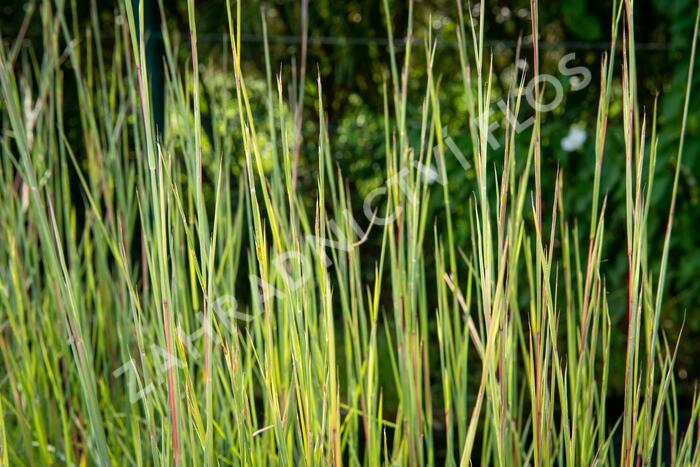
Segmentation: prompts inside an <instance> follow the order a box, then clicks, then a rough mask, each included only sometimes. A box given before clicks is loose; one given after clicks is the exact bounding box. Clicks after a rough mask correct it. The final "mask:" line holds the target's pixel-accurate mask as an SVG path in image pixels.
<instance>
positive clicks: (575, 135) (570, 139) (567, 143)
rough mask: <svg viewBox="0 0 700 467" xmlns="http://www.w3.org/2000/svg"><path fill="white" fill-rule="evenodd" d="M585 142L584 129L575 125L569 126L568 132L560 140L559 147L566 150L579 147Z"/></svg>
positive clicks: (569, 150)
mask: <svg viewBox="0 0 700 467" xmlns="http://www.w3.org/2000/svg"><path fill="white" fill-rule="evenodd" d="M585 142H586V130H584V129H583V128H579V127H577V126H572V127H571V128H569V134H568V135H566V136H565V137H564V138H563V139H562V140H561V148H562V149H563V150H564V151H566V152H573V151H576V150H577V149H580V148H581V146H583V143H585Z"/></svg>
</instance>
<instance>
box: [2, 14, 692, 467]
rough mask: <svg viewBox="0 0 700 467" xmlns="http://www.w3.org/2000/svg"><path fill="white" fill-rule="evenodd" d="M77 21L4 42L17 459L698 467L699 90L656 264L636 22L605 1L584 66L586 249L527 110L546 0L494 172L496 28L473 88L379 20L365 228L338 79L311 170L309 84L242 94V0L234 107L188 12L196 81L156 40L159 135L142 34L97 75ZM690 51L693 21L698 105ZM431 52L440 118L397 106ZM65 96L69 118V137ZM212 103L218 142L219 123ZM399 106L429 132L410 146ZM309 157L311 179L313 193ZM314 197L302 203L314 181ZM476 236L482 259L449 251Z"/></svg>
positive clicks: (470, 48) (6, 232)
mask: <svg viewBox="0 0 700 467" xmlns="http://www.w3.org/2000/svg"><path fill="white" fill-rule="evenodd" d="M63 3H64V2H62V1H50V0H44V1H43V2H41V5H40V6H39V8H37V10H36V11H35V12H34V13H35V14H36V15H37V16H38V19H37V21H40V22H41V24H42V29H43V42H42V44H41V47H37V48H36V49H32V53H26V52H23V50H24V49H22V46H21V42H20V41H19V40H18V42H16V43H12V44H9V45H8V44H5V43H2V44H0V84H1V89H2V102H0V131H1V133H0V134H1V135H2V136H1V146H0V153H1V154H2V157H1V158H0V232H1V238H2V241H0V265H1V266H0V353H1V357H2V364H1V368H2V371H0V465H8V466H9V465H27V466H34V465H56V464H65V465H86V464H90V465H93V464H94V465H170V464H178V465H200V464H205V465H340V464H350V465H368V466H375V465H380V464H382V465H384V464H392V465H394V464H397V465H426V464H436V463H438V464H440V463H445V464H448V465H457V464H459V465H460V466H467V465H470V462H477V461H478V462H481V463H482V464H484V465H490V464H495V465H502V466H510V465H529V464H533V465H555V464H556V465H567V466H578V465H593V464H598V465H601V464H604V465H608V464H614V465H618V464H619V465H627V466H632V465H634V466H639V465H648V464H651V463H664V464H668V465H679V466H680V465H691V464H692V465H700V446H698V443H699V442H700V439H699V437H698V434H697V429H698V427H697V424H698V422H699V420H698V413H699V411H700V404H699V403H698V402H697V401H696V400H695V401H693V403H692V406H690V407H679V403H678V402H677V398H676V391H675V384H674V373H673V365H674V359H675V355H676V354H675V351H676V348H677V347H676V343H674V342H669V341H668V340H667V339H666V337H665V336H664V334H663V333H662V332H661V331H660V329H659V322H660V317H661V310H662V305H663V298H664V285H665V278H666V275H667V263H668V256H669V242H670V237H671V231H672V224H673V215H674V209H675V202H676V192H677V187H678V179H679V170H680V166H681V160H682V157H683V135H684V133H685V126H686V120H687V114H688V102H689V100H688V99H689V95H690V91H691V89H690V85H688V87H687V90H686V100H685V108H684V114H683V115H684V118H683V125H682V128H681V130H680V132H681V133H680V134H681V138H680V146H679V147H678V153H677V160H676V163H675V170H676V172H675V178H674V185H673V196H672V199H671V204H670V206H669V207H668V218H667V225H668V227H667V230H666V237H665V241H664V243H663V244H659V245H655V244H648V242H647V225H648V220H647V219H648V213H649V200H651V199H652V196H651V194H652V191H653V189H654V186H653V181H654V171H655V161H656V158H657V138H656V109H651V110H650V111H649V109H647V110H646V111H645V110H644V109H642V108H640V106H639V105H638V104H637V74H638V73H639V72H640V70H637V68H636V61H635V42H634V15H633V1H632V0H624V1H622V0H618V1H615V2H613V3H614V6H613V11H612V24H613V27H612V30H611V31H610V36H611V37H610V39H611V41H610V44H611V45H610V50H609V52H608V53H606V54H605V57H604V59H603V66H602V67H601V69H600V71H599V73H593V75H594V78H593V85H596V86H598V89H599V91H600V98H599V103H598V106H599V107H598V117H597V122H596V126H595V133H594V137H593V138H592V141H589V142H588V143H587V144H593V145H595V154H596V157H595V160H594V161H591V163H592V164H594V165H595V177H594V179H593V180H592V181H591V190H592V192H593V197H592V199H593V201H592V205H591V207H590V212H591V215H590V220H587V223H586V225H590V231H589V232H579V231H578V228H577V226H576V224H571V221H570V217H569V216H568V215H567V202H566V198H565V197H564V196H563V190H565V189H566V187H565V186H563V182H562V181H563V177H562V174H561V173H548V172H546V171H544V170H543V169H542V158H543V152H545V151H546V150H547V148H546V147H543V145H542V143H541V138H540V135H541V128H542V126H543V125H546V117H545V115H544V114H545V113H546V112H544V111H541V110H535V111H534V112H533V111H531V110H530V109H529V108H528V110H524V109H523V107H524V106H525V103H524V100H525V97H523V96H525V94H526V93H525V90H526V89H528V83H529V82H530V81H531V80H533V79H534V80H535V83H540V84H539V85H534V86H532V87H530V88H529V89H530V90H531V91H532V92H533V93H534V94H533V96H534V100H535V103H542V102H543V99H544V95H545V93H544V90H543V86H542V85H541V83H542V82H540V81H538V77H539V76H540V72H541V70H539V55H538V54H539V51H538V47H537V40H538V33H537V32H538V17H537V11H538V8H541V7H542V6H540V5H538V2H537V1H536V0H532V31H531V33H532V38H533V40H534V44H533V47H532V49H527V51H528V54H531V55H529V56H528V57H526V58H527V60H528V62H529V63H530V67H529V69H527V70H519V72H518V73H519V74H517V75H516V76H515V77H514V78H513V80H512V82H511V84H510V86H511V88H510V90H509V91H510V92H509V96H508V98H507V99H506V105H507V106H508V109H509V112H510V113H512V115H514V116H516V118H519V119H520V120H524V119H525V118H527V117H533V120H532V126H531V128H530V129H529V130H528V131H527V132H521V131H520V130H519V129H518V127H517V122H516V121H515V118H510V119H508V118H504V119H503V121H501V122H499V123H500V125H501V126H500V129H498V130H497V131H501V132H504V133H505V138H504V140H505V141H506V144H505V145H504V147H501V148H499V149H494V148H492V147H491V145H490V144H489V136H490V133H491V131H492V128H491V124H492V120H493V119H492V118H490V117H491V112H490V107H491V106H492V104H491V102H492V100H493V92H492V87H491V85H492V82H493V77H492V69H491V65H490V63H491V62H490V57H489V51H488V50H486V49H485V47H484V44H485V41H484V22H485V21H488V20H489V18H488V17H487V16H486V15H481V16H480V17H479V18H471V16H469V17H465V14H464V11H465V10H463V9H462V6H461V3H460V2H458V3H457V4H456V6H455V19H456V20H457V21H458V23H457V24H458V26H457V28H456V38H455V39H456V41H457V44H458V47H457V50H452V51H451V53H454V54H455V60H459V62H460V68H461V70H462V76H461V77H451V76H443V77H440V75H439V71H438V70H434V69H433V65H432V64H433V57H434V54H435V53H436V52H435V50H436V49H435V46H434V43H433V40H432V38H431V37H425V38H422V37H421V38H417V39H419V40H420V41H424V44H425V46H424V47H423V48H422V49H421V47H418V46H416V45H415V43H414V41H413V39H414V37H413V35H412V30H411V21H412V18H411V14H412V9H411V14H409V23H408V26H407V30H408V40H407V41H406V44H408V46H407V47H402V48H399V47H398V46H396V44H395V40H394V37H393V28H392V24H391V20H390V18H391V11H390V7H389V2H388V1H387V0H384V9H385V13H386V18H387V30H388V35H389V38H390V41H389V48H388V52H387V60H388V63H389V65H388V66H387V79H386V82H385V87H384V113H385V122H386V123H385V146H384V149H385V152H386V169H385V173H384V174H383V176H382V177H383V180H384V182H383V183H382V185H381V186H380V187H379V188H377V189H376V190H374V191H372V192H371V196H370V197H368V198H367V200H366V203H365V204H364V205H352V203H351V201H350V200H351V199H352V197H351V193H350V192H349V189H348V188H347V187H348V184H347V183H346V181H344V180H343V178H342V174H339V173H338V171H337V169H336V167H335V163H334V160H333V156H332V147H331V144H332V141H331V140H330V138H329V135H328V132H327V128H326V125H327V122H326V117H325V115H324V101H323V98H324V93H323V89H322V85H321V80H320V78H319V79H317V80H316V88H317V96H316V98H315V102H316V108H315V109H314V112H312V113H313V114H315V115H318V116H319V118H318V120H317V121H316V122H314V124H315V125H316V126H317V128H318V132H317V138H318V139H317V143H316V144H315V145H314V146H315V147H317V149H318V151H317V152H316V153H313V154H311V153H304V148H306V147H309V145H310V144H309V143H308V134H307V132H306V131H302V129H303V127H305V126H304V125H302V120H301V119H302V116H303V115H304V112H303V111H302V110H303V109H302V107H301V104H299V103H301V102H304V101H305V100H306V101H307V102H308V100H309V99H308V95H307V96H306V99H305V98H304V82H305V81H306V80H305V77H306V76H305V74H306V70H305V68H304V67H302V69H301V73H300V78H301V79H300V80H299V82H300V83H301V84H299V83H294V84H293V86H297V89H292V88H290V89H291V92H289V93H288V92H287V86H286V84H285V83H283V80H282V77H281V76H273V74H272V71H271V68H272V67H271V65H270V60H269V55H266V64H267V76H266V77H265V78H266V79H265V80H264V82H265V83H266V88H265V89H264V91H262V92H260V90H257V91H253V90H252V88H250V87H249V86H250V84H249V83H250V80H249V81H247V80H246V78H245V77H244V73H243V69H242V66H241V56H242V55H243V54H244V53H245V51H244V50H243V48H242V46H241V29H242V28H241V24H240V17H241V15H240V12H241V8H244V6H243V5H242V4H241V2H238V3H235V4H232V3H231V2H230V1H228V0H227V1H226V5H225V13H226V15H227V17H228V23H229V32H230V36H229V43H228V49H229V52H230V56H227V57H226V58H225V60H224V61H223V63H222V67H223V69H224V71H223V73H225V74H224V76H225V78H226V79H227V80H230V82H231V83H234V85H235V87H234V88H233V89H234V91H233V92H232V93H229V92H228V90H227V88H226V87H225V86H215V85H214V83H213V79H214V77H213V74H212V73H211V69H206V70H205V69H201V68H200V65H199V58H198V55H197V52H198V46H197V30H196V26H195V5H194V3H195V2H194V1H193V0H189V1H188V9H189V28H190V39H189V40H188V41H185V42H186V43H188V44H190V45H191V50H190V53H189V54H188V55H189V56H190V58H191V60H188V61H187V62H182V61H181V60H180V59H179V57H178V56H176V54H174V52H173V50H176V45H175V42H177V41H181V40H182V38H177V37H174V36H171V35H169V34H168V32H167V29H166V30H165V31H164V37H163V44H164V49H165V52H166V57H165V75H166V79H165V82H164V83H162V85H163V86H164V89H165V98H166V119H165V128H163V129H160V128H156V125H155V123H154V111H153V109H152V105H153V104H152V99H151V97H150V92H151V86H150V85H149V83H150V82H151V80H150V79H149V76H148V70H149V66H148V63H147V61H146V53H145V48H144V44H143V42H142V41H140V39H139V38H140V37H143V35H144V26H143V12H139V11H134V10H133V9H132V2H131V1H130V0H125V1H124V2H122V3H120V5H119V7H118V9H117V11H116V12H115V15H116V16H117V18H118V20H117V21H115V23H114V24H115V30H114V31H113V32H114V43H113V45H112V47H113V48H112V49H110V50H111V53H104V52H103V46H102V45H103V44H102V39H101V35H102V34H104V32H103V31H100V29H99V26H98V23H99V22H98V19H97V16H96V13H95V14H94V15H93V21H92V22H91V24H89V25H77V24H75V22H74V21H73V20H72V19H71V18H70V16H69V15H68V14H67V12H66V9H64V5H63ZM306 7H307V4H306V2H305V1H304V2H303V7H302V9H303V8H306ZM481 11H482V12H485V11H487V8H485V6H484V1H483V0H482V2H481ZM93 12H94V9H93ZM30 13H31V12H30ZM163 20H164V19H163ZM262 21H263V22H264V15H263V19H262ZM306 28H307V26H306V25H305V26H304V30H306ZM696 39H697V20H696V30H695V37H693V38H692V41H693V42H692V51H691V59H690V68H689V71H688V74H689V82H690V78H692V76H693V63H694V58H695V44H696ZM689 40H690V38H689ZM305 47H306V46H305V40H303V41H302V48H303V49H305ZM36 50H38V51H39V54H34V53H33V52H34V51H36ZM265 50H266V51H267V47H266V48H265ZM416 57H421V58H424V59H425V74H424V75H423V77H421V79H423V80H424V82H422V83H421V86H422V88H423V89H424V92H423V94H422V95H421V96H414V95H410V93H409V92H408V90H407V89H408V87H407V82H408V81H409V80H412V79H414V78H413V77H412V76H410V75H409V73H408V72H407V70H410V69H411V67H410V66H409V65H410V64H411V62H412V60H417V58H416ZM310 69H313V68H310ZM311 75H312V73H309V76H311ZM446 80H461V83H460V84H461V85H463V91H464V99H465V102H466V106H467V111H468V112H467V115H465V116H464V118H463V125H462V126H463V128H462V130H463V131H464V132H467V133H468V134H469V135H470V141H471V147H464V148H457V149H455V145H454V141H452V140H448V139H447V138H446V136H447V135H445V134H444V130H443V128H444V127H443V125H444V124H445V122H444V121H442V120H441V113H440V86H441V84H443V83H444V82H445V81H446ZM615 80H620V82H621V90H622V95H621V97H619V100H620V101H621V105H622V108H623V112H622V115H623V117H622V118H623V124H624V128H625V149H626V151H625V154H624V158H625V161H626V176H625V184H626V185H625V186H626V198H625V206H624V212H625V215H626V220H627V249H626V251H616V252H607V253H606V254H607V255H608V256H610V255H626V256H625V257H626V258H627V263H628V278H629V281H628V286H627V297H628V300H627V347H626V349H627V353H626V357H625V358H626V359H625V362H626V371H625V373H624V374H619V375H616V374H611V372H610V366H609V363H610V359H611V332H614V330H613V329H612V327H611V320H610V313H609V309H608V301H607V296H606V292H607V289H606V282H605V277H604V275H603V272H604V271H603V268H602V267H601V263H602V261H603V257H604V256H603V238H604V233H605V219H606V206H607V205H608V204H609V203H610V201H609V200H607V199H606V197H605V193H602V192H601V188H600V179H601V172H602V171H603V170H605V157H606V153H605V140H606V128H607V125H608V117H609V115H610V113H609V109H610V106H611V103H612V102H613V100H614V99H618V97H615V96H614V95H613V91H612V89H613V82H614V81H615ZM156 84H160V83H156ZM67 87H70V88H71V89H73V88H74V89H75V96H76V99H77V105H78V106H79V108H80V115H79V122H72V123H70V122H66V121H64V113H65V112H64V108H65V106H67V105H68V104H69V103H68V102H66V100H65V97H64V91H65V89H66V88H67ZM205 91H206V94H207V96H208V97H207V99H206V105H207V106H208V109H207V111H208V112H209V113H210V114H211V115H214V116H215V119H217V120H216V123H217V124H220V125H223V127H224V128H226V129H227V134H226V136H225V137H221V135H220V133H218V132H214V133H213V135H214V136H213V137H210V136H209V134H208V133H207V132H206V131H204V129H203V123H202V109H203V107H204V105H205V104H204V99H203V97H202V93H204V92H205ZM307 91H308V86H307ZM290 95H291V98H290ZM70 104H72V103H70ZM535 107H536V108H537V107H538V106H537V105H535ZM260 109H264V112H263V113H264V115H263V116H262V117H261V116H260V113H261V112H260ZM409 111H413V113H416V112H418V113H420V116H421V127H420V131H419V134H420V138H413V137H412V134H413V133H412V132H410V131H409V129H408V128H407V113H409ZM308 114H309V113H307V116H306V118H307V119H308V118H309V117H308ZM304 123H306V122H304ZM302 135H303V136H304V138H307V140H305V143H306V144H302ZM521 138H528V141H529V150H528V151H527V152H525V153H521V152H519V150H518V149H517V148H519V147H522V146H521V145H516V144H515V142H516V140H517V139H521ZM455 154H459V155H462V154H466V156H462V157H463V160H462V159H460V163H464V164H467V165H465V179H464V182H465V183H467V179H466V170H470V171H473V173H474V174H475V179H476V180H475V185H474V187H475V188H474V193H473V196H472V198H471V203H470V205H469V206H468V209H466V210H465V209H456V208H455V207H454V206H453V205H452V204H451V201H450V196H449V193H450V190H449V187H448V177H447V174H446V169H445V167H446V164H445V159H446V158H448V157H453V156H455ZM300 159H303V160H306V161H309V160H312V161H317V169H316V170H315V171H314V172H313V173H312V174H304V173H301V172H300V171H299V167H300V165H299V160H300ZM312 177H313V178H314V179H315V182H314V186H315V190H314V191H313V192H312V193H309V192H308V190H306V191H307V192H304V190H303V189H302V188H301V187H302V184H301V183H300V181H299V180H300V179H301V178H307V179H310V178H312ZM450 179H453V178H452V177H450ZM543 179H549V180H553V181H555V184H554V186H556V189H555V191H554V192H543V190H542V180H543ZM432 198H436V199H433V200H432V202H431V199H432ZM436 204H437V206H438V207H437V211H438V215H435V209H436V208H435V207H434V206H435V205H436ZM429 206H433V207H429ZM464 212H466V213H467V214H466V215H463V214H461V213H464ZM458 224H459V225H468V231H469V232H470V235H471V237H470V242H469V243H468V244H458V243H457V240H456V235H454V232H455V228H456V227H455V226H456V225H458ZM580 239H585V240H584V241H581V240H580ZM650 256H653V257H660V258H661V261H660V264H661V266H660V269H658V270H656V269H655V268H652V267H651V266H650V263H651V262H650V261H649V257H650ZM428 271H430V273H428ZM433 271H434V272H433ZM612 378H616V379H617V378H621V379H624V388H625V393H624V401H623V407H622V416H621V417H619V418H617V416H616V415H615V416H611V415H609V414H608V413H607V410H606V409H607V399H608V392H607V388H608V384H609V381H610V380H611V379H612ZM389 395H391V396H389ZM680 412H683V413H684V414H685V415H687V416H686V417H681V416H680V415H679V413H680ZM687 419H689V420H687Z"/></svg>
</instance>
